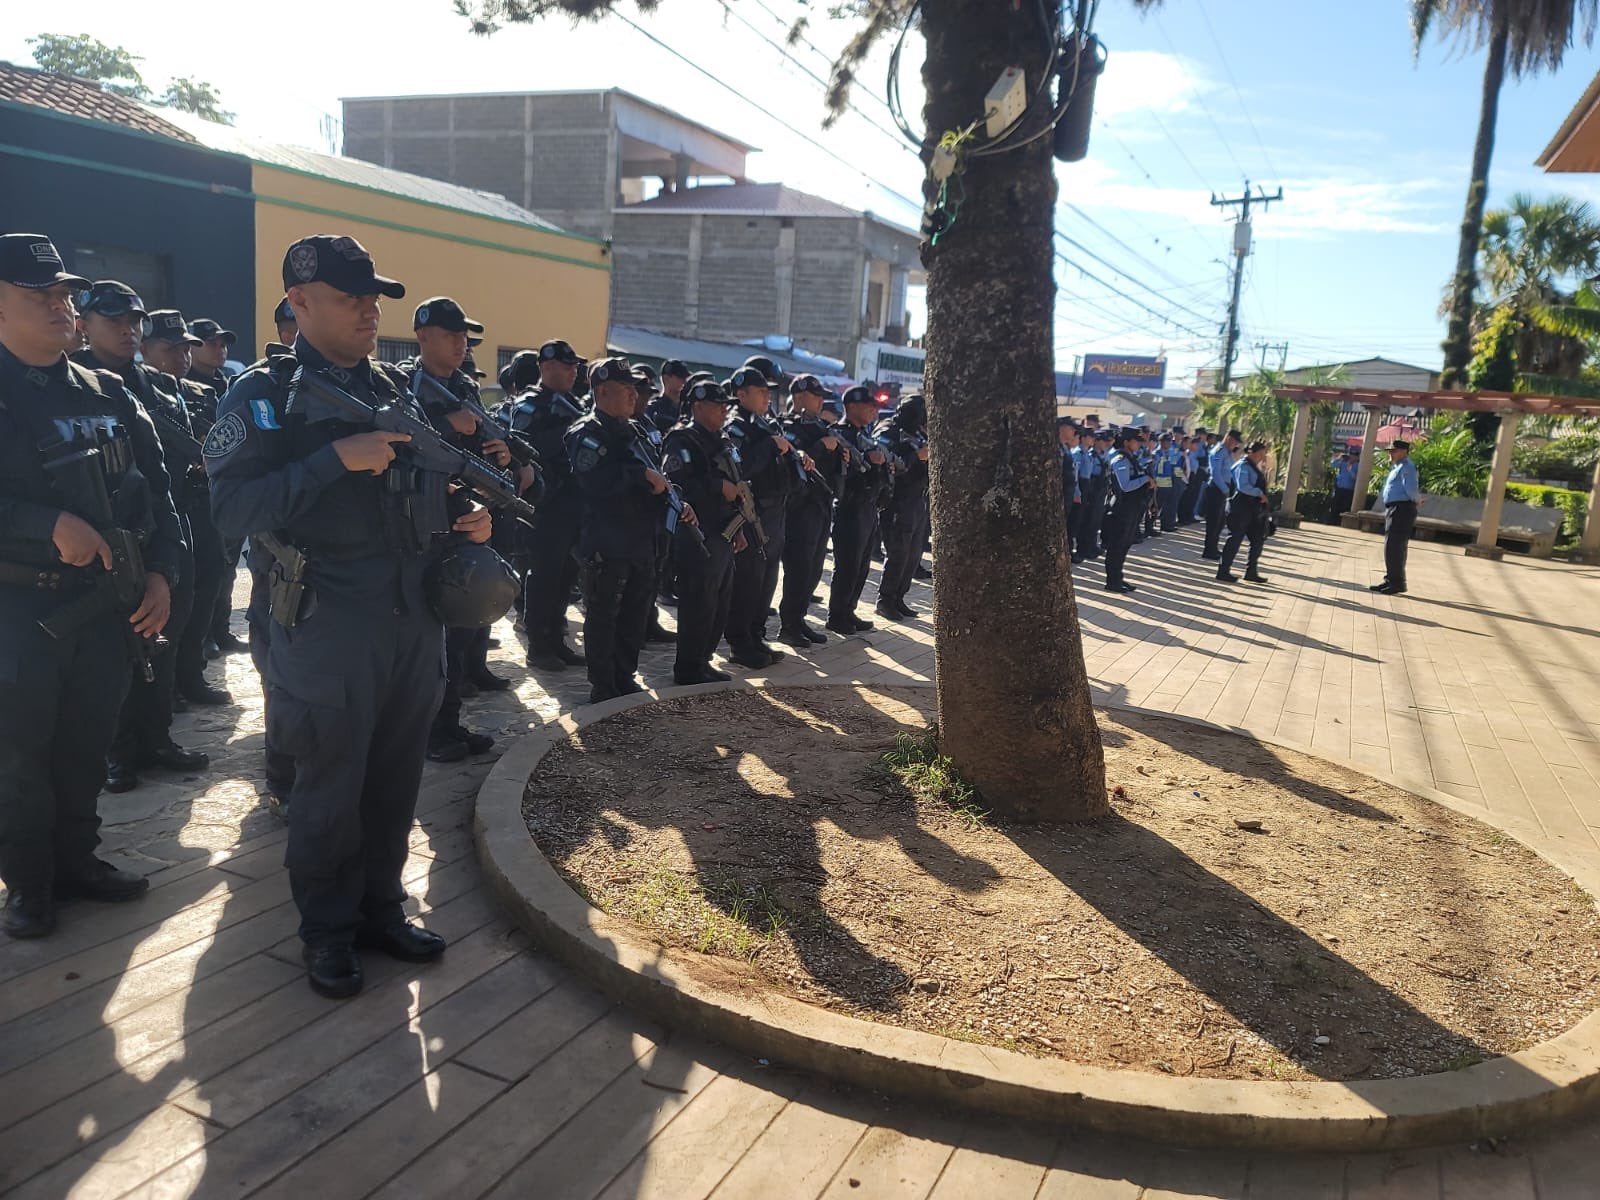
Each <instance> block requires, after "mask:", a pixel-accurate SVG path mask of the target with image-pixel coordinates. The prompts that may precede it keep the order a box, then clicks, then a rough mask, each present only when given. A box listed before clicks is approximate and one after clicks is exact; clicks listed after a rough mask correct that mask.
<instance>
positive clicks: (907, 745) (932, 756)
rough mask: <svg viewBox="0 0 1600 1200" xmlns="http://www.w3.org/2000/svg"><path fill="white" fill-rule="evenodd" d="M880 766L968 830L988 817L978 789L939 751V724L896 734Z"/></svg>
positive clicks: (973, 829) (970, 830)
mask: <svg viewBox="0 0 1600 1200" xmlns="http://www.w3.org/2000/svg"><path fill="white" fill-rule="evenodd" d="M878 765H879V766H880V767H881V768H882V769H883V770H884V771H885V772H887V773H888V774H889V775H891V776H893V777H894V778H895V779H897V780H899V781H900V783H901V785H902V786H903V787H905V788H906V790H907V791H909V792H910V793H911V794H912V795H914V796H916V797H917V798H919V799H921V800H928V801H932V802H935V803H938V804H942V805H944V806H945V807H947V808H948V809H949V810H950V811H951V813H952V814H954V816H955V817H956V819H957V820H958V821H960V822H961V824H962V825H963V826H965V828H966V829H967V832H969V833H971V832H973V831H975V830H977V829H978V828H980V827H981V826H982V825H983V822H984V820H985V819H986V818H987V817H988V816H989V810H988V809H986V808H983V807H982V806H981V805H980V803H979V801H980V800H981V799H982V797H980V796H979V795H978V793H977V791H976V789H974V788H973V786H972V785H971V784H970V783H968V782H967V781H966V780H965V779H962V778H961V776H960V774H959V773H958V772H957V771H956V767H955V763H953V762H951V761H950V759H949V758H948V757H946V756H945V755H943V754H940V753H939V729H938V726H930V727H929V728H927V729H924V730H920V731H918V732H916V733H897V734H895V737H894V746H893V747H891V748H890V749H888V750H886V751H884V754H883V757H881V758H880V759H879V760H878Z"/></svg>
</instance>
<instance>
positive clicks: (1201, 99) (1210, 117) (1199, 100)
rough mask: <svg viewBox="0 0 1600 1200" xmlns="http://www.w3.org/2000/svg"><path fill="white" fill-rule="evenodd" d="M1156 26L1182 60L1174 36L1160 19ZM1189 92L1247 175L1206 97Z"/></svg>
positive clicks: (1238, 168) (1195, 92) (1156, 21)
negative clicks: (1173, 39) (1173, 40)
mask: <svg viewBox="0 0 1600 1200" xmlns="http://www.w3.org/2000/svg"><path fill="white" fill-rule="evenodd" d="M1155 26H1156V28H1157V29H1159V30H1160V31H1161V40H1162V41H1164V42H1166V43H1167V48H1168V49H1169V50H1171V51H1172V57H1174V58H1180V59H1181V58H1182V57H1183V55H1181V54H1179V53H1178V47H1177V46H1175V45H1174V44H1173V42H1172V35H1171V34H1170V33H1168V32H1167V27H1166V25H1164V24H1163V23H1162V21H1161V18H1160V17H1157V18H1156V19H1155ZM1189 90H1190V91H1192V92H1193V93H1194V98H1195V100H1196V102H1197V103H1199V105H1200V111H1201V112H1203V113H1205V114H1206V120H1207V121H1209V122H1211V128H1212V129H1213V130H1214V131H1215V132H1216V135H1217V140H1218V141H1219V142H1221V143H1222V148H1223V149H1224V150H1226V151H1227V152H1228V157H1229V158H1230V159H1232V160H1233V165H1234V168H1235V169H1236V170H1237V171H1238V172H1239V174H1240V175H1245V174H1247V172H1246V171H1245V169H1244V167H1243V166H1242V165H1240V163H1239V156H1238V155H1237V154H1235V153H1234V152H1233V147H1232V146H1231V145H1230V144H1229V143H1228V139H1227V136H1226V135H1225V134H1224V133H1223V132H1222V126H1220V125H1218V124H1217V118H1216V117H1215V116H1214V115H1213V114H1212V112H1211V106H1210V105H1209V104H1207V103H1206V99H1205V97H1204V96H1202V95H1201V94H1200V89H1199V88H1197V87H1191V88H1190V89H1189Z"/></svg>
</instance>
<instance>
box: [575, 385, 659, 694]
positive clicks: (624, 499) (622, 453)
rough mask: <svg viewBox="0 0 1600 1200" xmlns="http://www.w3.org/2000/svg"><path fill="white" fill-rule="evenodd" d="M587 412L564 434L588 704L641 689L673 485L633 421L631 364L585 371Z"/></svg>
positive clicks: (641, 429) (645, 437)
mask: <svg viewBox="0 0 1600 1200" xmlns="http://www.w3.org/2000/svg"><path fill="white" fill-rule="evenodd" d="M589 383H590V386H591V387H592V388H593V389H594V403H595V407H594V410H593V411H591V412H590V413H589V414H588V415H587V416H585V417H584V418H583V419H582V420H580V421H578V422H577V423H575V424H574V425H573V426H572V428H571V429H569V430H568V431H567V436H566V445H567V454H568V457H569V459H570V460H571V463H572V480H573V486H574V487H575V489H576V490H577V493H578V494H579V495H580V496H581V497H582V498H583V516H582V524H581V530H580V533H579V535H578V560H579V562H580V563H581V564H582V566H583V605H584V608H583V645H584V649H585V651H586V652H587V656H588V660H589V661H588V673H589V702H590V703H591V704H598V703H600V702H602V701H605V700H610V699H613V698H614V697H617V696H626V695H630V694H632V693H634V692H641V691H643V690H644V689H643V688H642V687H641V686H640V685H639V682H638V679H637V677H636V672H637V671H638V669H639V651H640V650H641V649H642V648H643V647H644V638H645V629H646V628H647V627H648V626H649V624H650V614H651V612H652V611H653V608H652V605H653V603H654V600H655V593H656V549H657V545H656V536H657V531H658V530H660V529H661V528H662V527H663V522H664V517H665V513H666V503H665V501H664V500H663V499H662V497H663V496H665V495H666V492H667V490H668V488H669V487H670V486H671V485H670V484H669V483H668V481H667V477H666V476H665V475H663V474H662V473H661V472H660V471H659V470H658V469H657V468H656V466H655V465H654V462H655V460H654V457H653V455H652V452H651V448H650V442H649V438H648V436H647V435H646V432H645V428H644V426H643V425H641V424H640V423H639V422H637V421H635V420H634V419H633V412H634V405H635V399H636V397H635V392H634V375H633V367H632V366H631V365H630V364H629V363H628V361H627V360H626V359H622V358H604V359H601V360H600V361H599V362H597V363H595V364H594V366H593V367H592V368H590V371H589Z"/></svg>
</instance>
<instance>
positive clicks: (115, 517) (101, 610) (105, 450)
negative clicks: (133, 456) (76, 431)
mask: <svg viewBox="0 0 1600 1200" xmlns="http://www.w3.org/2000/svg"><path fill="white" fill-rule="evenodd" d="M117 450H118V447H117V446H116V445H115V444H114V443H113V444H112V445H110V446H104V447H102V446H98V445H96V446H85V447H84V448H82V449H80V450H72V451H69V452H68V453H65V454H62V455H60V456H59V457H57V458H55V459H53V460H51V461H47V462H46V463H45V465H44V467H45V470H46V471H48V472H49V473H50V475H51V476H52V478H53V479H54V480H55V482H56V484H57V486H58V487H60V489H61V491H62V494H63V495H66V496H70V497H71V498H72V501H73V503H74V505H75V506H76V507H77V508H78V509H79V511H78V513H77V515H78V516H79V517H82V518H83V519H84V520H85V521H87V522H88V523H89V524H90V525H92V526H94V528H95V532H96V533H98V534H99V535H100V536H101V537H102V538H104V539H105V543H106V545H107V546H109V547H110V548H111V569H110V570H109V571H108V570H106V569H105V568H104V567H103V566H102V565H101V564H100V561H99V560H98V559H96V560H95V562H93V563H91V564H90V566H89V568H88V569H89V570H90V571H93V572H95V575H94V584H93V586H92V588H91V589H90V590H89V591H88V592H85V593H84V594H83V595H81V596H79V597H78V598H77V599H75V600H72V601H69V602H68V603H67V604H65V605H63V606H62V607H60V608H58V609H56V611H55V612H53V613H51V614H50V615H49V616H48V617H45V618H43V619H41V620H40V622H39V628H40V629H43V630H44V631H45V632H46V633H48V634H49V635H50V636H51V637H53V638H55V639H56V640H58V641H59V640H60V639H62V638H65V637H69V636H71V634H72V633H74V632H75V631H76V630H78V629H81V628H82V627H83V626H85V625H87V624H89V622H91V621H94V620H97V619H98V618H100V617H103V616H105V615H106V614H107V613H112V614H115V615H116V617H117V618H118V619H119V620H120V621H121V622H122V628H123V630H124V631H125V637H126V640H127V644H128V652H129V655H130V656H131V657H132V658H133V662H134V666H135V667H137V668H138V670H139V674H140V677H141V678H143V679H144V681H145V682H146V683H151V682H153V681H154V680H155V677H156V675H155V667H154V666H153V665H152V664H151V662H150V655H151V652H152V649H153V648H159V646H160V645H164V643H158V644H157V646H156V647H152V643H151V642H150V641H147V640H146V639H145V638H144V637H143V636H142V635H141V634H139V633H136V632H135V631H134V628H133V626H132V625H130V624H128V621H127V619H128V618H129V617H131V616H132V615H133V614H134V613H135V612H137V611H138V609H139V606H140V605H141V604H143V603H144V592H145V582H146V575H145V566H144V552H143V550H142V549H141V548H140V545H139V535H138V534H137V533H136V532H134V531H133V530H132V529H129V528H126V527H125V526H126V525H128V524H131V523H132V522H130V521H128V520H127V518H126V515H125V514H123V513H120V512H119V511H118V510H119V507H120V508H126V507H127V498H128V497H129V496H131V494H132V493H133V492H134V491H135V490H136V489H137V486H138V484H141V483H143V478H144V477H143V476H141V475H138V474H137V472H135V471H134V470H133V468H132V467H131V466H130V467H129V468H128V469H127V470H126V471H125V472H124V473H123V479H122V484H121V486H120V487H119V489H118V491H117V502H116V503H113V501H112V497H111V493H110V492H109V491H108V490H107V488H106V474H107V470H108V466H107V464H108V462H109V461H110V460H111V459H113V458H115V457H116V456H117ZM47 453H48V450H47ZM144 486H145V487H148V484H145V485H144Z"/></svg>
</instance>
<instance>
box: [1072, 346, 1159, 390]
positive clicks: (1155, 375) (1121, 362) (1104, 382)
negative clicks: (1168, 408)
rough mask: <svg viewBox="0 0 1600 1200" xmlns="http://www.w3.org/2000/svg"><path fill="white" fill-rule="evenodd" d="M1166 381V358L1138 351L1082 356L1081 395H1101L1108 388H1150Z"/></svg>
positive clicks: (1152, 388)
mask: <svg viewBox="0 0 1600 1200" xmlns="http://www.w3.org/2000/svg"><path fill="white" fill-rule="evenodd" d="M1166 382H1167V360H1166V359H1164V358H1146V357H1144V356H1142V355H1137V354H1086V355H1084V356H1083V395H1085V396H1104V395H1105V394H1106V389H1108V388H1130V389H1133V390H1135V391H1143V392H1153V391H1157V390H1159V389H1160V388H1161V387H1163V386H1164V385H1165V384H1166Z"/></svg>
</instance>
